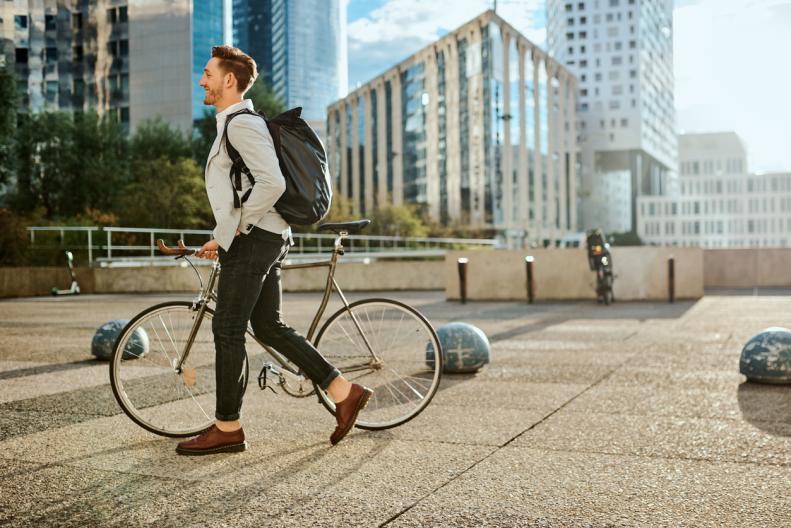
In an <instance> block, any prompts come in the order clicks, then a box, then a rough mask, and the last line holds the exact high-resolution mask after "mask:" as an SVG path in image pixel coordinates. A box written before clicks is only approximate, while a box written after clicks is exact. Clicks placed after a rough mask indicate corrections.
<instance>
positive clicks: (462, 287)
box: [457, 257, 469, 304]
mask: <svg viewBox="0 0 791 528" xmlns="http://www.w3.org/2000/svg"><path fill="white" fill-rule="evenodd" d="M457 262H458V265H459V297H460V298H461V304H464V303H466V302H467V263H468V262H469V259H467V258H466V257H461V258H460V259H459V260H458V261H457Z"/></svg>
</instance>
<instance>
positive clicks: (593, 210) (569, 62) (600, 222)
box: [547, 0, 678, 232]
mask: <svg viewBox="0 0 791 528" xmlns="http://www.w3.org/2000/svg"><path fill="white" fill-rule="evenodd" d="M672 10H673V2H672V1H671V0H657V1H645V0H643V1H640V0H582V1H579V0H575V1H570V0H548V1H547V38H548V42H549V51H550V53H551V54H552V56H553V57H554V58H555V59H556V60H558V61H559V62H561V63H562V64H564V65H565V66H566V67H567V68H569V69H570V70H571V71H572V72H574V74H575V75H576V77H577V78H578V80H579V85H578V86H579V93H578V97H579V102H578V105H579V106H578V113H577V119H578V123H577V126H578V131H579V136H580V151H581V158H580V161H581V163H580V168H581V178H580V226H579V227H580V228H582V229H589V228H593V227H601V228H602V229H604V230H605V231H607V232H613V231H615V232H627V231H634V230H635V229H636V226H637V209H636V207H635V205H636V201H637V197H638V196H643V195H649V196H657V195H664V194H668V193H673V192H676V191H677V185H678V175H677V145H676V134H675V124H674V119H675V111H674V103H673V13H672Z"/></svg>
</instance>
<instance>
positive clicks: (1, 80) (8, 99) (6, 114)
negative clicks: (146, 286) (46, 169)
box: [0, 67, 17, 189]
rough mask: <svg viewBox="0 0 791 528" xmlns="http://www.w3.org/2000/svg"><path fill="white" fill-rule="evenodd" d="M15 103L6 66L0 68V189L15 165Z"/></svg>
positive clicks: (8, 178) (12, 77)
mask: <svg viewBox="0 0 791 528" xmlns="http://www.w3.org/2000/svg"><path fill="white" fill-rule="evenodd" d="M16 104H17V94H16V81H15V77H14V73H13V72H12V71H11V70H9V69H8V68H5V67H3V68H0V189H2V187H3V186H4V185H6V184H8V183H9V182H10V181H11V179H12V178H11V176H12V174H13V171H14V166H15V160H14V134H15V129H16Z"/></svg>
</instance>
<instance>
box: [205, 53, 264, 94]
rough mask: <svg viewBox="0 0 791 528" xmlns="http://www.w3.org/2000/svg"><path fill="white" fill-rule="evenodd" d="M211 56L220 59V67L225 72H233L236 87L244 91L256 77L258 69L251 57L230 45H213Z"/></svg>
mask: <svg viewBox="0 0 791 528" xmlns="http://www.w3.org/2000/svg"><path fill="white" fill-rule="evenodd" d="M211 56H212V57H216V58H218V59H220V69H221V70H222V71H224V72H225V73H233V75H234V77H236V86H237V89H238V90H239V91H240V92H242V93H244V92H246V91H247V90H248V89H249V88H250V86H251V85H252V84H253V82H254V81H255V78H256V77H258V70H257V67H256V64H255V61H254V60H253V58H252V57H251V56H250V55H248V54H246V53H245V52H243V51H242V50H240V49H239V48H234V47H231V46H227V45H223V46H214V47H213V48H212V49H211Z"/></svg>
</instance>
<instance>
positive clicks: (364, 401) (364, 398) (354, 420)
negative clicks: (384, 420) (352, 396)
mask: <svg viewBox="0 0 791 528" xmlns="http://www.w3.org/2000/svg"><path fill="white" fill-rule="evenodd" d="M373 393H374V391H372V390H371V389H366V390H365V391H364V392H363V396H362V398H360V402H359V403H358V404H357V410H356V411H355V412H354V417H353V418H352V420H351V425H350V426H349V428H348V429H346V430H345V431H344V432H343V434H342V435H341V437H340V438H338V439H337V440H335V441H334V442H333V441H332V440H330V442H331V443H332V445H335V444H337V443H338V442H340V441H341V440H343V439H344V438H345V437H346V435H347V434H349V431H351V430H352V429H354V424H356V423H357V417H358V416H360V412H362V410H363V409H365V406H366V405H368V400H369V399H371V396H372V395H373Z"/></svg>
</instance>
